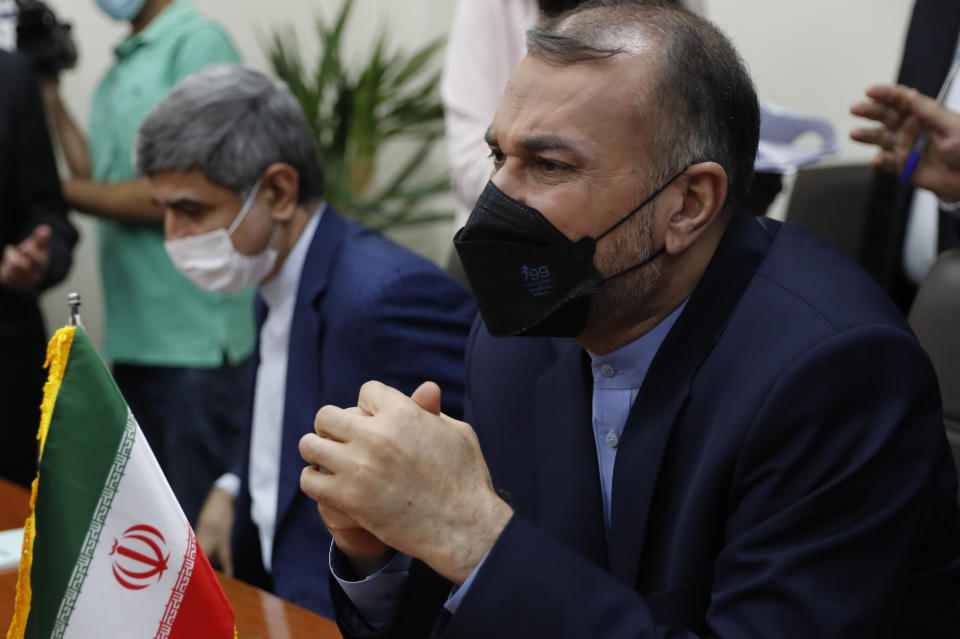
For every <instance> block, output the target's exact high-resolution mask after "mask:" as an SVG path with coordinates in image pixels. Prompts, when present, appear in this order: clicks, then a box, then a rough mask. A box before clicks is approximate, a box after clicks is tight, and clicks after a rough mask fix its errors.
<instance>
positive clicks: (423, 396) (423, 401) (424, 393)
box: [410, 382, 440, 415]
mask: <svg viewBox="0 0 960 639" xmlns="http://www.w3.org/2000/svg"><path fill="white" fill-rule="evenodd" d="M410 399H412V400H413V401H414V403H415V404H417V405H418V406H420V408H422V409H424V410H425V411H428V412H431V413H433V414H434V415H439V414H440V387H439V386H437V385H436V384H435V383H434V382H424V383H422V384H420V386H418V387H417V390H415V391H413V395H411V396H410Z"/></svg>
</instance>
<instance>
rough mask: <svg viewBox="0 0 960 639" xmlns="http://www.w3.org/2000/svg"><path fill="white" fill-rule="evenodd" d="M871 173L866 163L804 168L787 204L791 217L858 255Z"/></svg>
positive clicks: (795, 221)
mask: <svg viewBox="0 0 960 639" xmlns="http://www.w3.org/2000/svg"><path fill="white" fill-rule="evenodd" d="M871 175H872V169H871V168H870V167H869V166H867V165H866V164H847V165H835V166H818V167H812V168H809V169H801V170H800V171H799V172H797V179H796V181H795V182H794V185H793V192H792V193H791V195H790V202H789V203H788V205H787V215H786V219H787V221H788V222H793V223H794V224H799V225H800V226H803V227H806V228H808V229H810V230H811V231H813V232H814V233H816V234H817V235H819V236H820V237H822V238H823V239H825V240H827V241H828V242H830V243H831V244H833V245H834V246H835V247H837V248H838V249H840V250H841V251H843V252H844V253H846V254H847V255H849V256H850V257H852V258H853V259H858V257H859V254H860V236H861V232H862V229H863V224H864V220H865V219H866V211H867V202H868V200H869V197H870V179H871Z"/></svg>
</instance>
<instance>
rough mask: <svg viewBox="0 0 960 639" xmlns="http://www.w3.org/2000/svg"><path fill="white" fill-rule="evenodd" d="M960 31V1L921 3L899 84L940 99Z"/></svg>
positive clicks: (928, 0)
mask: <svg viewBox="0 0 960 639" xmlns="http://www.w3.org/2000/svg"><path fill="white" fill-rule="evenodd" d="M958 32H960V2H956V1H955V0H917V3H916V5H915V6H914V10H913V17H912V19H911V21H910V28H909V30H908V31H907V39H906V43H905V45H904V55H903V62H902V65H901V67H900V74H899V80H898V81H899V82H901V83H903V84H907V85H909V86H912V87H915V88H916V89H918V90H919V91H920V92H922V93H925V94H927V95H930V96H936V95H937V93H938V92H939V91H940V85H941V84H943V80H944V78H946V76H947V71H948V70H949V69H950V63H951V62H952V60H953V55H954V52H955V51H956V49H957V36H958Z"/></svg>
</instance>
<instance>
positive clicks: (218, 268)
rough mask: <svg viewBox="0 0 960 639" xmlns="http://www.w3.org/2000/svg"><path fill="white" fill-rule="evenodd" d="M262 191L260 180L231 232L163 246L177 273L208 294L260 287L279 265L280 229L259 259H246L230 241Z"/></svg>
mask: <svg viewBox="0 0 960 639" xmlns="http://www.w3.org/2000/svg"><path fill="white" fill-rule="evenodd" d="M259 191H260V180H257V184H256V186H254V187H253V190H252V191H251V192H250V195H248V196H247V201H246V202H244V203H243V208H242V209H240V213H238V214H237V218H236V219H235V220H234V221H233V224H231V225H230V228H229V229H217V230H216V231H211V232H209V233H204V234H202V235H194V236H192V237H182V238H179V239H176V240H170V241H169V242H164V243H163V246H164V248H165V249H167V254H168V255H169V256H170V259H171V260H172V261H173V265H174V266H176V267H177V270H178V271H180V272H181V273H183V274H184V275H185V276H186V277H187V279H189V280H190V281H191V282H193V283H194V284H196V285H197V286H199V287H200V288H202V289H204V290H205V291H219V292H221V293H236V292H237V291H239V290H241V289H244V288H247V287H249V286H256V285H257V284H259V283H260V280H262V279H263V278H264V277H265V276H266V275H267V273H269V272H270V269H272V268H273V265H274V264H275V263H276V261H277V250H276V249H275V248H273V242H274V240H276V239H277V231H278V230H279V227H275V228H274V229H273V235H271V236H270V243H269V244H268V245H267V248H266V249H264V251H263V252H262V253H260V254H259V255H244V254H243V253H240V252H239V251H238V250H237V249H236V247H234V246H233V242H232V241H230V236H232V235H233V233H234V231H236V230H237V227H238V226H240V223H241V222H242V221H243V218H244V217H246V215H247V213H248V212H249V211H250V208H251V207H252V206H253V202H254V200H255V199H256V197H257V193H258V192H259Z"/></svg>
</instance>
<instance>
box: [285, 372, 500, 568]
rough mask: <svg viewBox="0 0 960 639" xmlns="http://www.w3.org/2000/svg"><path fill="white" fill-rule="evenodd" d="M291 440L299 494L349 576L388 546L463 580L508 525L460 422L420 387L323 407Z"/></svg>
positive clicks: (366, 391)
mask: <svg viewBox="0 0 960 639" xmlns="http://www.w3.org/2000/svg"><path fill="white" fill-rule="evenodd" d="M314 425H315V430H316V434H309V435H305V436H304V437H303V438H302V439H301V440H300V454H301V455H302V456H303V459H304V460H305V461H306V462H307V463H309V464H311V465H310V466H308V467H307V468H305V469H304V470H303V473H302V474H301V476H300V487H301V489H302V490H303V491H304V492H305V493H306V494H307V495H309V496H310V497H311V498H313V499H314V500H315V501H316V502H317V507H318V510H319V511H320V516H321V517H322V518H323V520H324V523H325V524H326V526H327V528H328V529H329V530H330V533H331V534H332V535H333V538H334V541H335V542H336V544H337V547H338V548H339V549H340V550H341V551H342V552H343V553H345V554H346V555H347V556H348V557H349V558H350V560H351V563H352V564H353V566H354V570H355V572H356V573H357V574H356V575H355V578H361V577H363V576H366V575H367V574H370V573H372V572H374V571H376V570H377V569H379V568H380V567H381V566H382V565H384V564H385V563H386V562H387V561H388V560H389V558H390V557H391V556H392V554H393V552H394V549H396V550H399V551H401V552H405V553H407V554H409V555H411V556H413V557H417V558H418V559H421V560H423V561H424V562H426V563H427V564H428V565H429V566H430V567H431V568H433V569H434V570H435V571H437V572H438V573H440V574H441V575H443V576H445V577H447V578H448V579H450V580H452V581H453V582H455V583H463V581H464V580H465V579H466V578H467V577H468V576H469V575H470V573H471V572H472V571H473V569H474V568H475V567H476V566H477V564H479V562H480V561H481V560H482V559H483V557H484V556H485V555H486V553H487V552H488V551H489V550H490V548H492V547H493V544H494V542H495V541H496V539H497V537H498V536H499V535H500V533H501V532H502V531H503V528H504V527H505V526H506V524H507V522H508V521H509V519H510V517H511V515H512V510H511V509H510V507H509V506H508V505H507V504H506V503H505V502H504V501H503V500H501V499H500V498H499V497H498V496H497V494H496V492H495V491H494V488H493V484H492V482H491V479H490V473H489V471H488V469H487V465H486V462H485V461H484V459H483V455H482V453H481V451H480V444H479V442H478V440H477V436H476V434H475V433H474V432H473V429H472V428H471V427H470V425H469V424H466V423H464V422H461V421H458V420H455V419H451V418H450V417H447V416H446V415H444V414H442V413H441V412H440V389H439V387H437V385H436V384H434V383H432V382H427V383H425V384H423V385H421V386H420V388H418V389H417V390H416V391H415V392H414V394H413V395H412V396H411V397H407V396H406V395H404V394H403V393H401V392H400V391H398V390H396V389H393V388H390V387H389V386H385V385H384V384H381V383H379V382H367V383H366V384H364V385H363V387H362V388H361V389H360V396H359V398H358V400H357V406H356V407H353V408H346V409H343V408H338V407H336V406H324V407H323V408H321V409H320V411H319V412H318V413H317V417H316V420H315V424H314Z"/></svg>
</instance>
